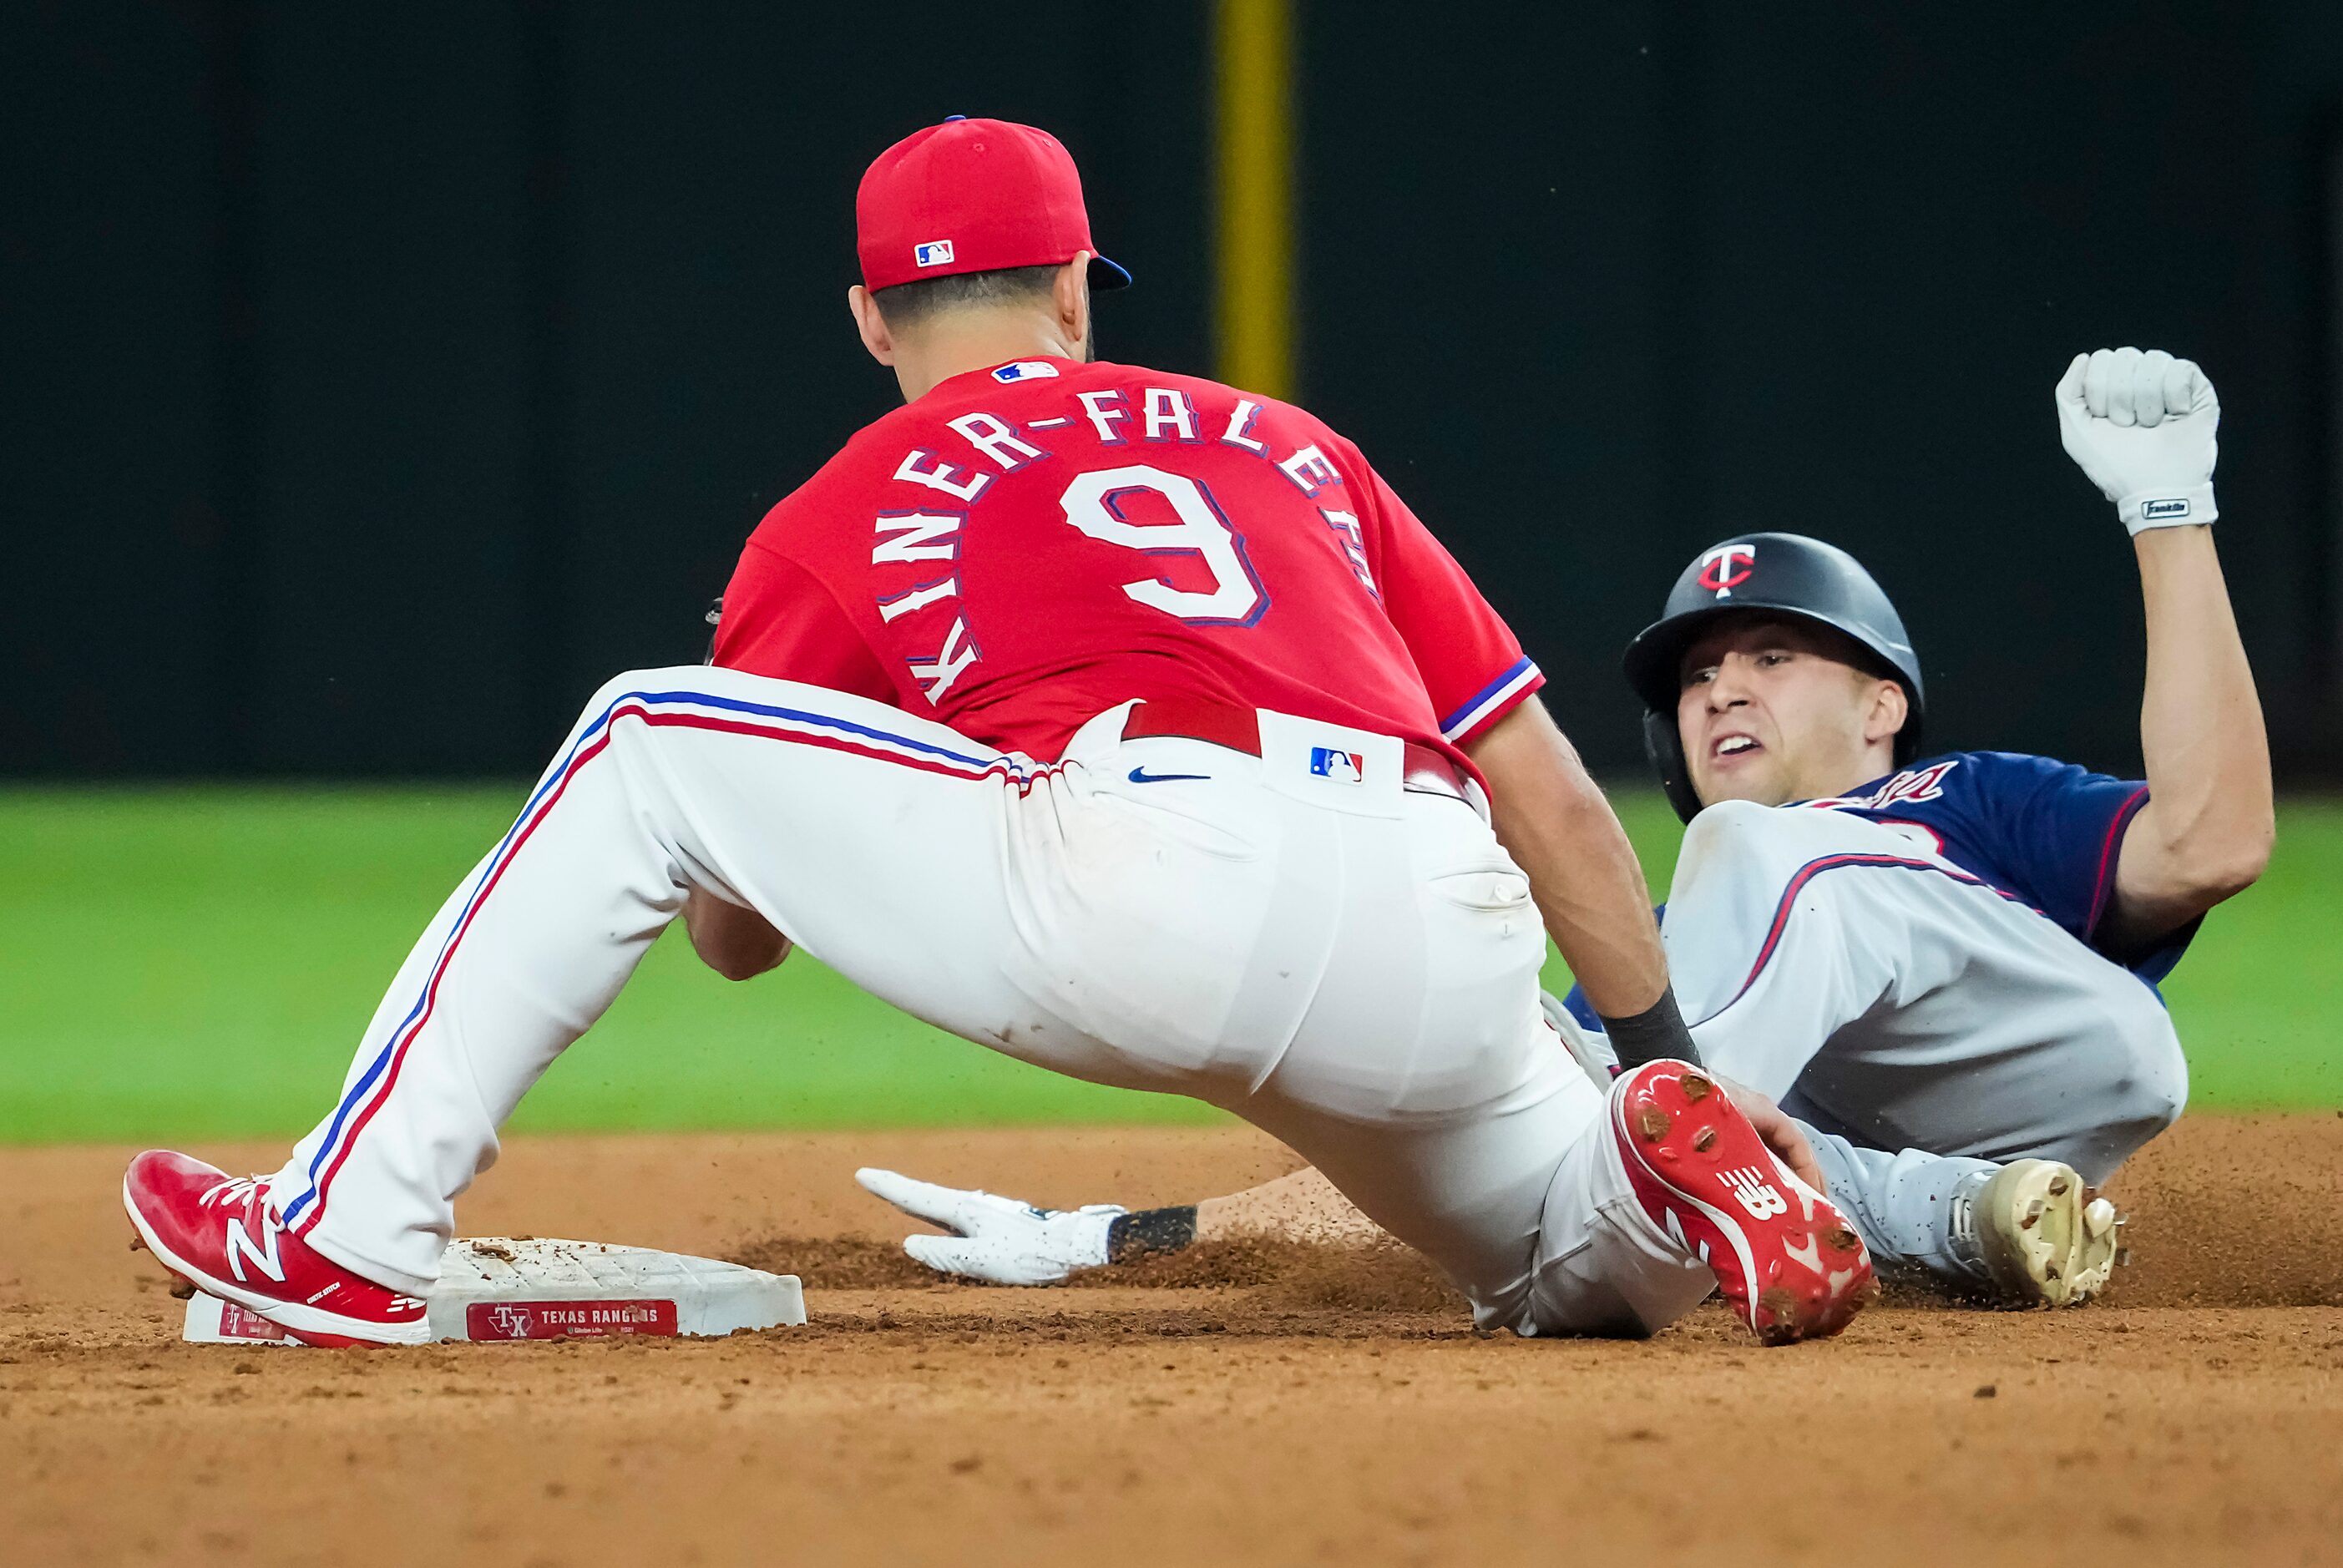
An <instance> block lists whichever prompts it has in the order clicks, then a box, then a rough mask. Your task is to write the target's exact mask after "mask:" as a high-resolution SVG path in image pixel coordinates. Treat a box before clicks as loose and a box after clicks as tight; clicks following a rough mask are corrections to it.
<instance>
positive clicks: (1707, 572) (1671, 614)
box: [1625, 534, 1926, 822]
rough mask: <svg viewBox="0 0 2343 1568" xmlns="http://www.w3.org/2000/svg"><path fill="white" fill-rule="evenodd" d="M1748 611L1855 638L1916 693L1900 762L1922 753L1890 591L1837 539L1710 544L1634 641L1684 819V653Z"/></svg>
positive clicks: (1649, 734)
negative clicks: (1718, 624) (1680, 716)
mask: <svg viewBox="0 0 2343 1568" xmlns="http://www.w3.org/2000/svg"><path fill="white" fill-rule="evenodd" d="M1745 610H1764V611H1766V612H1767V613H1768V614H1772V615H1780V616H1790V617H1794V618H1797V619H1800V620H1807V621H1812V622H1814V623H1815V624H1816V625H1818V626H1826V627H1828V628H1831V629H1832V630H1833V631H1836V632H1840V633H1843V634H1844V635H1845V636H1847V637H1850V638H1854V639H1855V642H1856V644H1857V645H1859V646H1860V647H1861V648H1863V649H1864V650H1865V652H1866V653H1868V654H1870V655H1871V661H1872V665H1873V668H1874V669H1875V671H1876V673H1877V674H1878V675H1880V676H1881V677H1882V678H1885V679H1888V680H1893V681H1895V682H1896V684H1897V685H1899V686H1901V687H1902V688H1903V689H1904V695H1905V696H1906V697H1907V698H1909V699H1911V714H1910V716H1909V717H1908V718H1906V719H1905V720H1904V728H1903V729H1900V730H1898V731H1897V732H1896V766H1897V767H1898V768H1901V767H1903V766H1904V765H1905V764H1906V762H1909V761H1911V760H1912V759H1914V758H1915V757H1917V756H1918V755H1919V754H1920V719H1921V715H1922V711H1923V709H1924V708H1925V705H1926V697H1925V695H1924V693H1923V692H1922V689H1921V685H1920V658H1919V655H1917V654H1916V653H1915V652H1913V651H1912V638H1911V637H1910V636H1909V634H1907V633H1906V631H1905V629H1904V618H1903V617H1902V616H1899V615H1897V614H1896V607H1895V605H1893V604H1891V603H1889V602H1888V598H1887V595H1886V593H1885V591H1884V590H1882V589H1881V588H1880V586H1879V585H1878V584H1877V583H1876V582H1875V581H1873V580H1872V577H1871V574H1870V573H1869V572H1867V571H1865V570H1864V569H1863V564H1862V563H1861V562H1859V561H1857V560H1856V559H1855V558H1854V557H1853V556H1851V555H1848V554H1847V553H1846V552H1845V550H1843V549H1840V548H1838V547H1837V546H1835V545H1826V544H1825V543H1823V542H1822V541H1821V540H1820V539H1810V538H1806V537H1805V535H1804V534H1743V535H1741V536H1740V537H1738V538H1730V539H1727V540H1725V542H1724V543H1723V544H1721V545H1717V546H1715V547H1714V548H1709V549H1705V550H1703V551H1702V552H1701V553H1700V558H1698V559H1697V560H1695V561H1694V562H1693V563H1692V565H1690V566H1688V567H1686V568H1684V575H1683V576H1682V577H1679V578H1676V586H1675V587H1674V588H1672V589H1670V590H1669V592H1668V603H1667V608H1666V609H1665V610H1664V611H1663V612H1662V614H1661V616H1660V618H1659V619H1657V620H1655V621H1654V622H1653V623H1652V624H1651V625H1649V626H1647V627H1645V628H1644V629H1643V630H1642V631H1641V632H1639V633H1637V634H1636V637H1635V640H1634V641H1633V642H1631V643H1629V644H1628V645H1627V657H1626V659H1625V665H1626V669H1627V684H1628V685H1630V686H1632V687H1634V689H1635V695H1636V696H1638V697H1640V698H1642V699H1644V750H1645V751H1646V752H1647V753H1649V755H1650V757H1651V759H1652V766H1653V767H1654V769H1658V771H1659V775H1660V786H1661V788H1663V789H1665V790H1666V791H1667V792H1668V803H1669V804H1670V805H1672V806H1674V808H1675V809H1676V814H1677V815H1678V816H1680V817H1682V818H1683V819H1684V820H1685V821H1687V822H1689V821H1691V820H1692V819H1693V816H1694V813H1695V812H1697V811H1698V810H1699V809H1700V797H1699V796H1697V795H1695V794H1694V793H1693V788H1692V774H1691V770H1690V769H1687V768H1686V767H1685V765H1684V740H1683V739H1682V737H1681V736H1679V735H1678V733H1677V731H1676V699H1677V697H1678V695H1679V694H1680V693H1681V691H1682V690H1683V684H1682V683H1683V673H1684V672H1683V666H1684V653H1685V650H1687V649H1688V648H1691V647H1692V645H1693V643H1694V640H1696V639H1697V638H1699V637H1700V635H1701V633H1702V632H1703V631H1704V630H1706V629H1707V628H1708V626H1709V624H1710V623H1711V622H1713V621H1715V619H1716V618H1718V617H1719V616H1726V615H1732V614H1735V612H1738V611H1745Z"/></svg>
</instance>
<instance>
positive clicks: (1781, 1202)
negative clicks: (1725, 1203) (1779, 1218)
mask: <svg viewBox="0 0 2343 1568" xmlns="http://www.w3.org/2000/svg"><path fill="white" fill-rule="evenodd" d="M1717 1180H1719V1181H1723V1182H1724V1183H1725V1186H1726V1187H1727V1188H1729V1189H1731V1190H1732V1192H1733V1195H1734V1196H1735V1198H1738V1199H1739V1200H1740V1201H1741V1206H1742V1208H1744V1209H1745V1210H1747V1211H1748V1212H1749V1217H1750V1218H1751V1219H1753V1220H1764V1219H1768V1218H1770V1217H1771V1216H1773V1215H1775V1214H1786V1213H1788V1212H1789V1211H1790V1201H1789V1200H1788V1199H1787V1198H1785V1197H1783V1196H1782V1192H1781V1189H1779V1188H1777V1187H1775V1185H1774V1184H1773V1183H1772V1182H1771V1181H1766V1180H1765V1176H1764V1174H1763V1173H1762V1172H1760V1171H1758V1169H1757V1167H1755V1165H1745V1166H1743V1167H1742V1168H1741V1169H1740V1170H1738V1171H1724V1172H1722V1173H1721V1174H1720V1175H1719V1176H1718V1178H1717Z"/></svg>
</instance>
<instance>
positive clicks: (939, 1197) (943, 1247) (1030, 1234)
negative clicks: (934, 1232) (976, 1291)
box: [854, 1166, 1126, 1285]
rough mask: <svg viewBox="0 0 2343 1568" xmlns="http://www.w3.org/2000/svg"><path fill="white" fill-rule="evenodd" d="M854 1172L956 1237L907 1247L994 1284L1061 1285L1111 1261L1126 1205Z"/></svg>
mask: <svg viewBox="0 0 2343 1568" xmlns="http://www.w3.org/2000/svg"><path fill="white" fill-rule="evenodd" d="M854 1179H855V1180H856V1181H860V1182H861V1183H862V1185H863V1187H864V1188H865V1189H866V1190H867V1191H870V1192H872V1193H875V1194H876V1195H877V1196H879V1197H881V1198H884V1199H885V1200H887V1201H888V1202H890V1203H892V1204H893V1205H895V1207H896V1208H898V1209H900V1210H902V1211H903V1212H905V1213H906V1214H909V1215H910V1216H911V1217H912V1218H913V1219H916V1220H924V1221H927V1222H928V1223H929V1224H930V1225H941V1226H943V1227H944V1228H945V1229H946V1230H948V1231H952V1232H954V1234H952V1235H950V1236H906V1237H905V1238H904V1239H903V1251H906V1252H909V1253H910V1255H911V1256H912V1257H914V1258H916V1259H918V1260H919V1261H920V1262H922V1263H925V1264H926V1265H927V1266H928V1267H929V1268H930V1269H933V1270H935V1271H937V1272H938V1273H940V1274H965V1275H967V1276H968V1277H969V1278H970V1279H975V1280H983V1281H986V1282H989V1283H991V1284H995V1285H1054V1284H1058V1283H1060V1282H1062V1281H1063V1280H1064V1279H1065V1277H1066V1276H1067V1275H1069V1274H1071V1273H1072V1272H1074V1271H1076V1270H1078V1269H1095V1268H1097V1267H1099V1266H1100V1265H1101V1264H1102V1263H1104V1262H1105V1261H1107V1251H1106V1248H1107V1231H1108V1229H1109V1227H1111V1225H1113V1223H1114V1221H1115V1218H1116V1216H1118V1215H1120V1214H1122V1213H1124V1212H1126V1211H1125V1210H1122V1209H1120V1208H1117V1207H1116V1206H1115V1205H1113V1204H1111V1203H1093V1204H1091V1206H1090V1207H1088V1208H1086V1209H1036V1208H1035V1207H1033V1205H1031V1203H1021V1202H1019V1201H1017V1200H1016V1199H1014V1198H1002V1197H1000V1196H997V1195H996V1194H994V1193H990V1192H979V1191H969V1190H965V1189H962V1188H958V1187H939V1186H937V1185H936V1184H935V1183H934V1182H932V1181H914V1180H912V1179H911V1178H910V1177H909V1176H905V1175H901V1174H900V1173H899V1172H896V1171H880V1170H876V1169H873V1168H870V1167H868V1166H866V1167H864V1168H863V1169H862V1170H860V1171H856V1172H855V1173H854Z"/></svg>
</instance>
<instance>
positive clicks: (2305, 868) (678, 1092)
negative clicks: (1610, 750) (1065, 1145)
mask: <svg viewBox="0 0 2343 1568" xmlns="http://www.w3.org/2000/svg"><path fill="white" fill-rule="evenodd" d="M518 799H519V790H518V789H516V788H467V789H300V790H267V789H154V790H127V791H117V790H76V791H66V790H54V789H19V790H13V791H5V792H0V1141H13V1142H27V1141H67V1140H77V1139H89V1140H96V1139H108V1140H139V1139H150V1138H151V1139H166V1138H169V1139H182V1140H185V1139H199V1138H224V1137H232V1136H246V1135H278V1134H291V1133H296V1132H298V1131H302V1130H303V1129H304V1128H306V1127H307V1125H308V1124H309V1123H310V1121H312V1120H313V1119H314V1118H315V1117H316V1116H317V1114H318V1113H319V1112H320V1111H322V1110H323V1109H324V1108H325V1107H326V1106H327V1105H328V1104H329V1103H330V1102H331V1101H332V1099H333V1097H334V1095H335V1092H336V1091H337V1089H338V1087H339V1084H340V1081H341V1075H342V1072H343V1070H345V1068H346V1067H347V1064H348V1059H349V1053H350V1050H351V1049H352V1048H353V1046H354V1045H355V1044H356V1042H357V1037H358V1032H359V1030H361V1029H362V1028H363V1027H364V1026H365V1023H366V1020H367V1016H368V1014H369V1013H370V1012H371V1011H372V1010H373V1007H374V1005H375V1003H376V1002H377V1000H379V998H380V996H381V992H382V989H383V987H384V986H385V985H386V984H387V983H388V981H389V980H390V977H391V975H392V972H393V971H394V970H396V968H397V963H398V960H399V959H400V958H401V956H402V955H403V954H404V952H405V950H406V949H407V945H408V943H409V942H410V941H411V940H413V938H414V934H415V932H416V931H417V930H418V929H420V927H421V926H422V924H423V922H424V921H425V920H427V918H428V917H429V916H430V914H431V911H432V910H433V909H435V908H436V907H437V903H438V900H440V899H441V898H442V897H443V896H444V895H445V893H446V891H447V889H448V888H449V887H451V886H453V885H454V883H455V882H456V880H457V879H458V878H460V877H461V876H462V875H463V873H464V872H465V870H466V869H468V868H469V866H470V865H471V864H472V862H473V860H474V859H475V858H476V857H477V856H478V854H479V853H480V851H481V850H482V849H485V848H486V847H487V846H488V844H490V843H492V842H493V841H494V840H495V839H496V837H497V836H498V834H499V833H500V832H501V831H502V829H503V828H504V826H505V824H506V822H507V820H508V817H509V814H510V813H511V811H512V810H513V809H515V808H516V806H517V804H518ZM1621 806H1622V811H1623V815H1624V817H1625V818H1626V819H1627V822H1628V825H1629V828H1630V830H1631V831H1632V832H1633V833H1634V835H1635V838H1636V841H1637V843H1638V845H1639V846H1640V847H1641V848H1642V849H1643V851H1644V859H1645V864H1646V865H1647V866H1648V867H1649V868H1650V869H1651V873H1652V880H1653V883H1654V887H1662V886H1664V884H1665V881H1666V877H1667V871H1668V869H1669V868H1670V867H1671V866H1672V865H1673V863H1674V850H1675V824H1674V819H1673V818H1672V817H1671V816H1670V815H1669V813H1668V812H1667V809H1666V808H1665V807H1664V805H1663V804H1662V803H1661V802H1660V800H1659V799H1657V797H1656V796H1652V795H1647V794H1633V795H1628V796H1625V797H1624V798H1623V799H1622V802H1621ZM2338 887H2343V802H2338V801H2332V800H2304V801H2295V802H2290V803H2289V804H2288V806H2287V807H2286V808H2285V810H2284V813H2283V816H2282V819H2281V824H2280V829H2279V849H2278V857H2277V859H2276V860H2275V861H2274V863H2273V864H2272V866H2271V869H2270V874H2269V876H2268V878H2267V879H2265V880H2264V881H2263V883H2262V885H2261V886H2259V887H2258V888H2256V889H2255V890H2253V891H2252V892H2250V893H2247V895H2246V896H2245V897H2243V898H2241V899H2239V900H2237V901H2236V902H2235V903H2233V904H2231V905H2229V906H2227V907H2225V908H2224V909H2223V910H2219V911H2217V913H2216V914H2215V915H2214V917H2213V919H2212V920H2211V921H2210V922H2208V924H2207V930H2206V931H2205V933H2204V935H2203V936H2202V937H2200V938H2199V939H2198V940H2197V946H2196V948H2195V950H2193V951H2192V952H2191V954H2190V955H2189V958H2188V960H2187V962H2186V963H2184V964H2183V965H2182V966H2181V969H2180V970H2179V971H2178V973H2177V975H2176V976H2175V977H2174V979H2173V981H2172V983H2171V984H2170V986H2169V987H2168V988H2167V989H2168V991H2169V994H2170V996H2171V1000H2172V1005H2173V1010H2174V1013H2175V1015H2176V1016H2177V1019H2178V1020H2179V1022H2180V1027H2181V1033H2182V1038H2183V1039H2184V1040H2187V1042H2188V1046H2189V1053H2190V1058H2191V1060H2192V1063H2193V1065H2194V1070H2195V1079H2196V1083H2195V1093H2194V1102H2195V1103H2196V1104H2197V1105H2198V1106H2200V1107H2201V1106H2227V1107H2232V1108H2243V1107H2249V1106H2287V1105H2293V1106H2308V1105H2318V1106H2325V1105H2333V1104H2343V1053H2338V1050H2336V1049H2335V1046H2334V1043H2333V1040H2334V1035H2333V1032H2332V1029H2331V1026H2330V1020H2332V1019H2333V1018H2334V1017H2335V1016H2336V1013H2337V1011H2338V1002H2343V900H2338V896H2337V893H2336V891H2335V890H2337V889H2338ZM1554 978H1555V979H1556V980H1564V983H1566V980H1565V978H1564V976H1563V975H1562V972H1561V970H1560V969H1559V966H1558V965H1557V966H1556V968H1555V970H1554ZM1216 1119H1217V1113H1216V1112H1213V1111H1208V1110H1206V1109H1204V1108H1202V1107H1201V1106H1197V1105H1195V1104H1193V1103H1192V1102H1190V1101H1182V1100H1177V1099H1171V1098H1166V1097H1162V1096H1155V1095H1141V1094H1130V1093H1124V1092H1121V1091H1113V1090H1105V1089H1099V1088H1095V1087H1092V1086H1091V1085H1088V1084H1081V1083H1076V1082H1073V1081H1069V1080H1065V1079H1060V1078H1056V1077H1053V1076H1052V1075H1051V1074H1048V1073H1044V1072H1041V1071H1040V1070H1036V1069H1032V1068H1029V1067H1025V1066H1023V1065H1021V1064H1019V1063H1016V1062H1012V1061H1010V1060H1007V1059H1006V1058H1002V1057H999V1056H995V1055H993V1054H991V1053H990V1052H989V1051H986V1050H981V1049H980V1048H978V1047H976V1046H973V1045H970V1044H967V1043H966V1042H964V1041H961V1040H954V1039H951V1038H950V1037H948V1036H944V1035H940V1034H939V1033H937V1032H936V1031H935V1030H930V1029H929V1028H927V1027H926V1026H925V1025H923V1024H920V1023H918V1022H915V1021H914V1020H910V1019H909V1018H906V1017H904V1016H903V1015H902V1014H900V1013H898V1012H895V1011H893V1010H890V1009H889V1008H886V1007H884V1006H882V1005H880V1004H879V1003H877V1002H875V1001H872V1000H870V999H869V998H867V997H864V996H863V995H861V994H860V992H858V991H856V990H854V989H853V988H852V987H850V986H849V985H848V984H846V983H845V982H844V981H842V980H840V979H838V977H836V976H835V975H832V974H830V972H829V971H827V970H823V969H822V968H821V967H820V965H818V964H815V963H812V962H810V961H809V960H805V959H803V958H802V957H800V958H799V959H796V960H792V961H791V962H790V963H789V964H788V965H787V966H785V967H784V968H783V969H782V970H781V971H780V972H779V973H778V974H775V975H771V976H769V977H767V978H765V979H762V980H757V981H754V982H752V983H750V984H748V985H745V986H736V985H728V984H726V983H725V982H723V981H721V980H717V979H715V978H714V977H713V976H711V975H709V974H708V973H707V972H706V971H705V970H701V969H699V967H698V965H697V964H696V963H695V962H694V961H693V960H692V959H691V956H690V952H689V949H688V948H687V947H686V946H685V945H684V944H683V942H682V941H681V940H680V933H673V934H671V935H670V937H669V938H668V939H666V940H661V941H660V942H659V945H658V946H657V947H656V948H654V949H653V950H652V952H651V954H650V957H649V960H647V961H646V962H645V963H644V965H643V967H642V970H640V971H639V974H638V975H637V977H636V979H635V981H634V983H633V984H632V985H631V986H630V987H629V988H628V990H627V992H626V993H625V995H623V996H622V997H621V998H620V999H619V1000H618V1006H617V1007H616V1008H615V1009H614V1010H612V1011H611V1013H610V1015H609V1016H608V1018H607V1019H606V1020H604V1021H603V1023H602V1024H601V1025H600V1026H599V1027H598V1029H596V1030H595V1031H594V1032H593V1033H592V1034H591V1035H589V1036H588V1037H587V1039H586V1040H583V1041H581V1042H580V1043H579V1044H578V1046H577V1047H576V1048H575V1049H573V1050H571V1051H570V1052H569V1053H568V1055H567V1056H565V1057H564V1058H563V1059H562V1060H561V1061H560V1062H559V1063H558V1064H557V1065H556V1066H555V1068H554V1070H553V1071H552V1072H551V1073H550V1074H548V1076H547V1078H546V1080H545V1082H544V1083H543V1084H542V1085H541V1086H540V1087H539V1089H538V1091H537V1092H536V1093H535V1094H534V1095H532V1096H531V1097H530V1099H529V1100H528V1102H527V1103H526V1104H525V1105H524V1106H523V1107H522V1109H521V1112H520V1115H519V1116H518V1119H517V1121H516V1123H515V1125H516V1126H518V1127H520V1128H524V1129H538V1130H546V1129H561V1130H586V1129H621V1128H623V1129H668V1128H747V1127H790V1128H820V1127H861V1126H907V1125H923V1124H924V1125H961V1126H964V1125H980V1124H1003V1123H1051V1122H1061V1123H1062V1122H1075V1121H1093V1122H1094V1121H1150V1122H1165V1121H1213V1120H1216Z"/></svg>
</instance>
